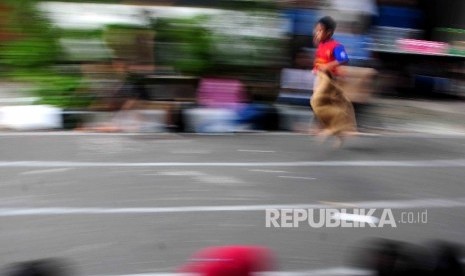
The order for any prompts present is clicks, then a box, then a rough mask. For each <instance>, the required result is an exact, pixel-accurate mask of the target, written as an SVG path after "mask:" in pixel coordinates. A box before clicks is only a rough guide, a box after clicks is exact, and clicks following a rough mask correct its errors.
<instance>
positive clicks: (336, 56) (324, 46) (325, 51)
mask: <svg viewBox="0 0 465 276" xmlns="http://www.w3.org/2000/svg"><path fill="white" fill-rule="evenodd" d="M335 60H337V61H339V62H346V61H348V60H349V59H348V57H347V54H346V53H345V50H344V46H342V44H340V43H339V42H337V41H336V40H333V39H330V40H327V41H325V42H320V44H318V48H317V49H316V54H315V67H314V70H318V67H319V66H320V65H322V64H328V63H330V62H333V61H335ZM331 73H333V74H336V75H337V67H335V68H334V69H333V70H332V71H331Z"/></svg>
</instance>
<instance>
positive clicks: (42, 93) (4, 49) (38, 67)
mask: <svg viewBox="0 0 465 276" xmlns="http://www.w3.org/2000/svg"><path fill="white" fill-rule="evenodd" d="M37 2H38V1H33V0H20V1H16V0H4V1H3V4H4V5H6V6H7V7H9V8H10V11H9V13H8V18H7V19H6V20H5V24H6V26H5V27H6V28H7V29H8V31H9V32H13V33H14V34H15V39H14V40H9V41H3V42H2V43H1V44H0V66H1V67H2V69H3V70H2V71H3V72H4V73H3V75H4V77H8V78H9V79H12V80H14V81H21V82H27V83H30V84H32V87H34V89H33V91H31V93H32V94H33V95H34V96H38V97H40V98H41V100H40V102H39V103H40V104H50V105H54V106H58V107H64V108H67V107H83V106H86V105H87V104H88V103H89V100H90V98H89V97H88V96H87V95H81V94H79V92H78V91H80V90H81V89H82V88H83V87H81V86H82V84H81V77H80V76H77V75H76V76H71V75H62V73H60V72H55V71H52V70H50V69H48V68H50V67H51V66H53V65H54V64H56V63H57V62H60V61H61V60H62V59H63V52H62V49H61V47H60V44H59V41H58V37H59V36H58V35H59V34H60V33H59V30H57V29H56V28H54V27H53V26H52V25H51V24H50V22H49V21H48V20H47V19H46V18H45V17H44V16H43V15H42V14H41V12H40V11H39V10H38V9H37V7H36V3H37Z"/></svg>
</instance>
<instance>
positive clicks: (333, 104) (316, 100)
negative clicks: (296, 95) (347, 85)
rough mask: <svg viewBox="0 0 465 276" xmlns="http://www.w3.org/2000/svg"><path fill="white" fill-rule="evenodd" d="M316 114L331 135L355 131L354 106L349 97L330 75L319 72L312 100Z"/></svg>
mask: <svg viewBox="0 0 465 276" xmlns="http://www.w3.org/2000/svg"><path fill="white" fill-rule="evenodd" d="M310 104H311V106H312V109H313V112H314V114H315V116H316V117H317V118H318V120H319V121H320V123H321V125H322V126H323V128H324V129H325V130H327V131H329V134H331V135H342V134H343V133H344V132H355V131H356V122H355V114H354V108H353V106H352V104H351V102H350V101H349V99H348V98H347V97H346V96H345V95H344V92H343V91H342V89H341V87H340V86H338V85H337V84H336V83H335V82H334V81H333V80H332V79H331V78H329V76H328V75H326V74H324V73H322V72H318V75H317V79H316V83H315V87H314V90H313V96H312V99H311V102H310Z"/></svg>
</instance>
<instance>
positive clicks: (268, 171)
mask: <svg viewBox="0 0 465 276" xmlns="http://www.w3.org/2000/svg"><path fill="white" fill-rule="evenodd" d="M249 172H264V173H287V172H286V171H275V170H260V169H256V170H249Z"/></svg>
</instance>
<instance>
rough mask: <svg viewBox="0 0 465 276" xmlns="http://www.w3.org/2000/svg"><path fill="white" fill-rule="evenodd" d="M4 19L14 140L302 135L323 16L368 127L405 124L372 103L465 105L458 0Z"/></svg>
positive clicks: (160, 5) (14, 5)
mask: <svg viewBox="0 0 465 276" xmlns="http://www.w3.org/2000/svg"><path fill="white" fill-rule="evenodd" d="M0 12H1V13H2V16H1V18H2V19H1V22H0V34H1V35H0V74H1V84H0V100H1V103H0V104H1V106H2V109H1V110H2V111H1V114H3V115H2V116H1V117H0V118H2V119H1V121H0V126H1V127H3V128H5V129H10V130H11V129H16V130H25V129H31V130H33V129H44V128H45V129H50V128H52V129H92V130H102V131H122V130H126V131H194V132H212V131H238V130H257V129H258V130H291V131H302V130H303V129H306V128H307V127H308V125H309V122H311V121H312V118H311V112H309V110H310V109H309V104H308V100H309V98H310V96H311V93H312V87H313V74H312V73H311V69H312V64H313V54H314V45H312V31H313V27H314V25H315V22H316V21H317V20H318V19H319V18H320V17H322V16H324V15H330V16H332V17H334V18H335V19H336V21H337V22H338V28H337V31H336V34H335V38H336V39H337V40H338V41H340V42H341V43H342V44H344V45H345V47H346V49H347V51H348V54H349V56H350V58H351V61H350V64H349V66H350V67H349V71H348V72H349V73H348V78H349V80H350V81H348V83H350V85H349V87H348V88H347V93H348V96H349V98H350V99H351V100H352V101H353V103H354V105H355V107H356V111H357V115H358V119H359V125H360V127H361V128H366V129H374V128H382V127H387V126H388V125H389V124H390V122H391V121H392V120H393V119H392V118H387V117H389V113H391V115H392V114H393V113H396V112H397V113H399V112H400V113H402V112H404V113H406V112H405V111H395V110H390V111H389V110H385V109H383V107H386V106H388V107H392V108H395V107H396V106H399V105H402V104H399V102H398V101H384V102H383V103H384V104H381V105H380V104H378V105H376V103H379V101H378V102H374V101H373V99H384V100H387V99H391V100H392V99H409V100H414V101H413V102H409V104H410V107H412V105H413V106H415V104H417V103H418V101H419V100H425V99H426V100H436V103H437V102H439V101H442V100H444V99H447V100H449V101H453V102H455V103H456V102H458V101H461V100H462V99H463V96H464V85H463V84H464V82H463V80H464V79H463V76H464V75H463V73H464V70H463V69H464V67H463V64H464V63H463V60H464V54H465V50H464V49H465V48H464V47H465V46H464V45H465V44H464V42H463V41H464V39H465V36H464V34H465V31H464V28H465V21H464V19H463V16H462V14H463V12H465V4H464V3H463V1H460V0H447V1H439V0H434V1H433V0H430V1H424V0H408V1H394V0H393V1H389V0H379V1H375V0H351V1H343V0H327V1H316V0H315V1H303V0H302V1H297V0H295V1H284V0H281V1H278V0H276V1H271V0H269V1H267V0H231V1H227V0H217V1H207V0H205V1H202V0H196V1H188V0H184V1H174V0H171V1H169V0H166V1H165V0H152V1H150V0H145V1H144V0H139V1H110V0H108V1H104V0H101V1H61V2H54V1H33V0H24V1H13V0H12V1H8V0H5V1H2V3H1V6H0ZM433 104H434V102H433ZM404 105H405V102H404ZM367 106H368V107H369V106H371V107H378V108H374V109H373V108H371V109H369V108H368V109H369V110H371V111H370V112H367ZM379 107H381V108H379ZM441 108H446V109H447V108H448V109H450V108H449V107H441ZM456 109H458V108H457V107H456ZM122 110H124V111H128V112H125V114H126V115H121V116H120V115H118V116H116V115H115V114H113V113H112V114H109V113H108V112H110V113H111V112H115V111H122ZM135 110H137V111H138V112H134V111H135ZM373 110H375V111H376V112H373ZM129 111H132V112H129ZM129 113H130V115H128V114H129ZM407 113H408V112H407ZM28 114H29V115H28ZM33 114H34V115H33ZM211 114H216V116H214V117H215V118H216V121H214V122H213V121H211V120H207V119H206V117H210V118H211V116H210V115H211ZM383 116H385V117H386V119H379V118H382V117H383ZM115 117H118V118H119V119H118V120H117V121H118V122H119V123H115V120H116V119H115ZM376 117H377V118H378V119H374V118H376ZM391 117H392V116H391ZM41 118H42V119H41ZM122 118H124V122H125V123H121V120H123V119H122ZM370 118H371V119H370ZM397 119H402V116H401V117H400V118H397ZM403 119H405V118H403ZM383 120H384V121H383ZM389 120H391V121H389ZM383 123H384V125H383ZM397 123H398V125H399V124H402V123H405V120H404V121H402V120H401V121H398V122H397ZM128 125H132V126H133V127H132V128H130V127H127V126H128Z"/></svg>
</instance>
